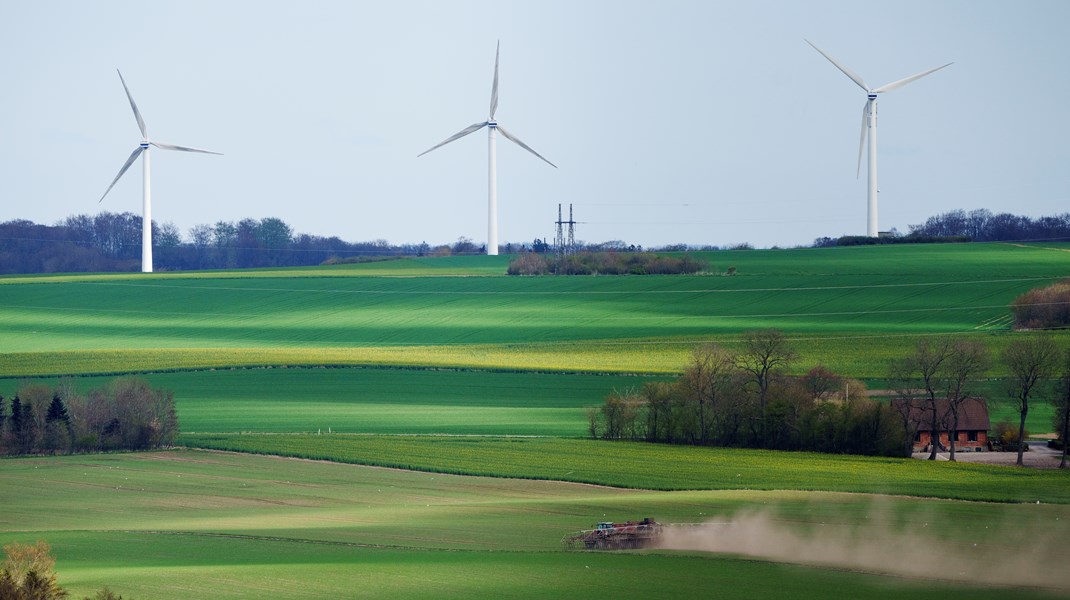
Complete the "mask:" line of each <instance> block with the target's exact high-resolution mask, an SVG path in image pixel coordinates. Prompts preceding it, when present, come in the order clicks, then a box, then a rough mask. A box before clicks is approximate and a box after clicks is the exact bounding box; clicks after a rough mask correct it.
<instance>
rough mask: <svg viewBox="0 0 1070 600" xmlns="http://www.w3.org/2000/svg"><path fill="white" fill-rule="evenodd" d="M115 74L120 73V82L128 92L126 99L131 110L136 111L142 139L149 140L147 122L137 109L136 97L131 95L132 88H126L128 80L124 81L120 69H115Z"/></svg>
mask: <svg viewBox="0 0 1070 600" xmlns="http://www.w3.org/2000/svg"><path fill="white" fill-rule="evenodd" d="M115 72H116V73H119V81H121V82H123V89H124V90H126V99H127V100H129V101H130V108H132V109H134V118H135V119H137V127H138V129H140V130H141V137H142V138H143V139H148V137H149V134H148V133H146V132H145V120H144V119H142V118H141V111H140V110H138V109H137V104H135V103H134V97H133V96H131V95H130V88H128V87H126V80H125V79H123V74H122V72H120V71H119V69H115Z"/></svg>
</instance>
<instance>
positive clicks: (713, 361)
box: [683, 344, 737, 444]
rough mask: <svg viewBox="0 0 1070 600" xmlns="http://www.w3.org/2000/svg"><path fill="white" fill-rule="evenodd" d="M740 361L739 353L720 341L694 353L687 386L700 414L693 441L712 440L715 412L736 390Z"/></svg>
mask: <svg viewBox="0 0 1070 600" xmlns="http://www.w3.org/2000/svg"><path fill="white" fill-rule="evenodd" d="M736 360H737V357H736V356H735V355H733V354H732V353H731V352H729V351H728V350H725V349H724V348H723V347H721V346H718V345H717V344H705V345H702V346H699V347H697V348H695V350H694V351H693V352H692V353H691V364H690V365H688V367H687V369H686V370H685V371H684V377H683V386H684V389H685V390H686V395H687V397H688V398H690V399H691V400H692V403H693V410H694V411H695V416H696V417H697V425H698V430H697V431H692V432H691V437H692V443H698V444H708V443H709V442H710V436H711V433H712V430H713V420H714V411H716V410H717V409H718V404H720V403H722V402H723V401H724V399H725V397H726V396H728V395H729V394H731V393H732V391H733V384H734V383H735V378H734V375H735V366H734V364H735V361H736Z"/></svg>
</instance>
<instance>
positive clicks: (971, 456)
mask: <svg viewBox="0 0 1070 600" xmlns="http://www.w3.org/2000/svg"><path fill="white" fill-rule="evenodd" d="M949 455H950V453H948V452H940V453H937V455H936V460H948V456H949ZM913 456H914V458H917V459H921V460H925V459H928V458H929V453H928V452H915V453H914V455H913ZM1061 458H1062V452H1061V451H1058V450H1052V449H1051V448H1048V445H1047V442H1030V443H1029V451H1028V452H1026V453H1025V454H1023V455H1022V462H1024V463H1025V466H1027V467H1033V468H1037V469H1056V468H1058V467H1059V460H1060V459H1061ZM955 460H956V461H958V462H963V463H966V462H969V463H981V464H986V465H1006V466H1008V467H1013V466H1015V463H1016V462H1017V461H1018V453H1017V452H958V451H956V452H955Z"/></svg>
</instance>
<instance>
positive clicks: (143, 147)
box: [140, 142, 149, 150]
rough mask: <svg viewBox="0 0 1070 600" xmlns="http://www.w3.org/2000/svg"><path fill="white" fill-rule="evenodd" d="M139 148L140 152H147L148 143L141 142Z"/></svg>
mask: <svg viewBox="0 0 1070 600" xmlns="http://www.w3.org/2000/svg"><path fill="white" fill-rule="evenodd" d="M140 146H141V149H142V150H148V149H149V143H148V142H141V144H140Z"/></svg>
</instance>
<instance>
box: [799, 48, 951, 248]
mask: <svg viewBox="0 0 1070 600" xmlns="http://www.w3.org/2000/svg"><path fill="white" fill-rule="evenodd" d="M806 43H807V44H810V45H811V46H813V48H814V50H817V51H818V52H820V53H821V56H824V57H825V58H827V59H828V60H829V62H831V63H832V64H833V65H835V66H836V68H837V69H839V70H840V71H843V74H844V75H846V76H847V77H849V78H850V79H851V81H853V82H855V83H856V84H858V87H860V88H862V89H863V90H866V104H865V106H863V107H862V139H861V140H859V142H858V167H857V168H856V170H855V177H858V175H859V174H860V173H861V172H862V148H863V147H864V146H865V145H866V137H867V133H868V137H869V163H868V166H867V169H866V173H867V175H868V177H869V181H868V184H869V185H868V186H867V189H868V192H867V195H866V197H867V202H866V207H867V210H866V215H867V216H866V235H867V236H868V237H877V236H878V235H879V231H878V229H877V94H883V93H885V92H890V91H892V90H895V89H898V88H901V87H903V86H904V85H906V84H908V83H910V82H912V81H916V80H918V79H921V78H922V77H925V76H926V75H929V74H930V73H935V72H936V71H939V70H940V69H943V68H944V67H947V66H949V65H951V64H953V63H947V64H946V65H942V66H939V67H936V68H935V69H929V70H928V71H922V72H921V73H918V74H916V75H911V76H910V77H905V78H903V79H900V80H899V81H893V82H892V83H886V84H884V85H882V86H880V87H877V88H871V87H869V86H868V85H866V82H865V81H862V78H861V77H859V76H858V75H856V74H855V73H854V72H853V71H851V70H850V69H848V68H847V67H845V66H843V65H842V64H841V63H839V62H838V61H837V60H836V59H835V58H832V57H831V56H829V55H828V54H825V52H824V51H823V50H821V48H818V47H817V46H814V44H813V42H811V41H810V40H806Z"/></svg>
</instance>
